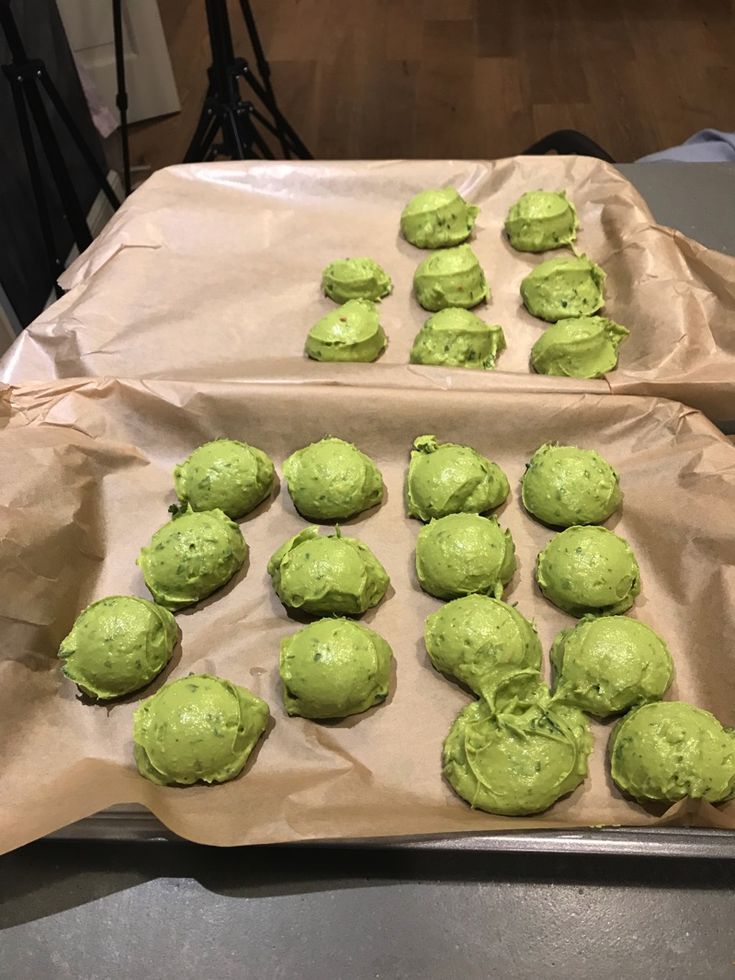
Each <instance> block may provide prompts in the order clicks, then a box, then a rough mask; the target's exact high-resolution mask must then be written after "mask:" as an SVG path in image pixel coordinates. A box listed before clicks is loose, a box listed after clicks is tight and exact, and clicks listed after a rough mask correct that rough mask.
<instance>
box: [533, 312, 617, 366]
mask: <svg viewBox="0 0 735 980" xmlns="http://www.w3.org/2000/svg"><path fill="white" fill-rule="evenodd" d="M629 335H630V331H629V330H627V329H626V328H625V327H624V326H622V325H621V324H619V323H615V321H614V320H608V319H607V317H604V316H583V317H571V318H570V319H568V320H560V321H559V322H558V323H555V324H553V325H552V326H550V327H547V328H546V330H544V332H543V333H542V334H541V336H540V337H539V339H538V340H537V341H536V343H535V344H534V345H533V347H532V348H531V367H532V368H533V370H534V371H535V372H536V374H551V375H554V376H556V377H562V378H602V377H604V376H605V375H606V374H607V373H608V372H609V371H614V370H615V368H616V367H617V364H618V348H619V347H620V345H621V344H622V342H623V341H624V340H625V338H626V337H628V336H629Z"/></svg>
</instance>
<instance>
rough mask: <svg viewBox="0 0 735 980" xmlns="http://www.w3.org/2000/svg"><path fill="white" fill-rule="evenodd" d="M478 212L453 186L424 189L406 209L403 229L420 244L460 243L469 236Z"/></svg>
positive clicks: (433, 245) (420, 245) (418, 245)
mask: <svg viewBox="0 0 735 980" xmlns="http://www.w3.org/2000/svg"><path fill="white" fill-rule="evenodd" d="M479 212H480V209H479V208H476V207H475V206H474V204H468V203H467V201H465V200H464V199H463V198H462V197H461V196H460V195H459V193H458V192H457V191H456V190H455V189H454V188H453V187H442V188H441V190H434V191H421V193H420V194H417V195H416V196H415V197H412V198H411V200H410V201H409V202H408V204H407V205H406V206H405V208H404V209H403V213H402V214H401V233H402V235H403V237H404V238H405V239H406V241H408V242H410V243H411V244H412V245H416V246H417V247H418V248H444V247H445V246H446V245H459V244H460V242H463V241H465V239H467V238H469V236H470V232H471V231H472V229H473V227H474V224H475V218H476V217H477V215H478V214H479Z"/></svg>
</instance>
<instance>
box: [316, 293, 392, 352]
mask: <svg viewBox="0 0 735 980" xmlns="http://www.w3.org/2000/svg"><path fill="white" fill-rule="evenodd" d="M387 343H388V341H387V340H386V337H385V333H384V331H383V328H382V327H381V325H380V321H379V319H378V314H377V311H376V309H375V306H374V305H373V303H371V302H369V301H368V300H366V299H351V300H350V301H349V302H347V303H345V304H344V306H340V307H339V309H337V310H332V312H331V313H327V315H326V316H323V317H322V318H321V320H319V321H318V322H317V323H315V324H314V326H313V327H312V328H311V330H310V331H309V335H308V337H307V338H306V347H305V351H306V353H307V355H308V356H309V357H311V358H312V359H313V360H315V361H374V360H376V359H377V358H378V357H379V356H380V354H382V353H383V351H384V350H385V347H386V344H387Z"/></svg>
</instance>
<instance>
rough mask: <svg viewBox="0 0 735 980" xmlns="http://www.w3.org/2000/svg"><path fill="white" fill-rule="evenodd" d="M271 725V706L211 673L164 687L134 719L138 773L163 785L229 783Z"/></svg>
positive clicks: (191, 675)
mask: <svg viewBox="0 0 735 980" xmlns="http://www.w3.org/2000/svg"><path fill="white" fill-rule="evenodd" d="M267 723H268V705H267V704H266V703H265V701H261V699H260V698H258V697H256V696H255V695H254V694H251V693H250V691H248V690H246V689H245V688H244V687H239V686H238V685H237V684H231V683H230V681H226V680H223V679H222V678H221V677H212V676H210V675H209V674H190V675H189V676H188V677H182V678H180V679H179V680H177V681H172V682H171V683H170V684H166V685H164V687H162V688H161V690H160V691H158V692H157V693H156V694H154V695H153V696H152V697H150V698H146V700H145V701H143V702H142V704H141V706H140V707H139V708H138V710H137V711H136V712H135V713H134V715H133V741H134V742H135V762H136V764H137V766H138V772H140V774H141V776H145V777H146V779H150V780H151V782H153V783H158V784H159V785H161V786H169V785H172V784H178V785H180V786H191V784H192V783H197V782H200V781H201V782H204V783H225V782H227V780H229V779H234V778H235V776H237V775H238V773H239V772H240V771H241V770H242V768H243V766H244V765H245V763H246V762H247V760H248V756H249V755H250V753H251V752H252V751H253V748H254V746H255V743H256V742H257V741H258V739H259V738H260V736H261V735H262V734H263V732H264V731H265V726H266V724H267Z"/></svg>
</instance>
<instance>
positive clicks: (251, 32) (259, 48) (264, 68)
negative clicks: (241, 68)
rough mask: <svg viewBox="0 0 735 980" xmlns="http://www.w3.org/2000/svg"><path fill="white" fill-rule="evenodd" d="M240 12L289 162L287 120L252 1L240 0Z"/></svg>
mask: <svg viewBox="0 0 735 980" xmlns="http://www.w3.org/2000/svg"><path fill="white" fill-rule="evenodd" d="M240 10H241V11H242V16H243V20H244V21H245V27H246V28H247V32H248V36H249V38H250V43H251V44H252V46H253V54H254V55H255V63H256V64H257V66H258V72H259V73H260V77H261V78H262V79H263V85H262V89H263V94H262V95H260V99H261V101H262V102H263V104H264V105H265V106H266V107H267V108H268V109H269V111H270V112H271V114H272V116H273V118H274V120H275V122H276V128H277V132H276V134H275V135H276V136H277V138H278V141H279V143H280V144H281V150H282V151H283V155H284V156H285V157H286V159H287V160H288V159H290V157H291V154H290V147H289V145H288V141H287V140H286V134H285V127H284V125H283V124H284V122H285V119H284V118H283V116H282V115H281V113H280V110H279V108H278V105H277V103H276V95H275V92H274V91H273V85H272V84H271V66H270V65H269V64H268V59H267V58H266V56H265V51H264V50H263V45H262V44H261V43H260V34H259V33H258V25H257V24H256V23H255V17H254V16H253V10H252V7H251V6H250V0H240ZM243 77H244V76H243Z"/></svg>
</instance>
